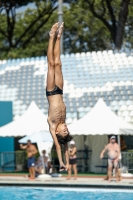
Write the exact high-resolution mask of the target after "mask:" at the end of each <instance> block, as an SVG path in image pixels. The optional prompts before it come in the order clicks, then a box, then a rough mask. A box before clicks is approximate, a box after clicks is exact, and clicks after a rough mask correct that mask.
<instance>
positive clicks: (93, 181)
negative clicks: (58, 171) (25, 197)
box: [0, 175, 133, 189]
mask: <svg viewBox="0 0 133 200" xmlns="http://www.w3.org/2000/svg"><path fill="white" fill-rule="evenodd" d="M4 185H5V186H9V185H10V186H32V187H80V188H123V189H133V178H132V179H123V180H122V181H120V182H116V181H115V179H114V178H112V181H111V182H108V181H105V180H103V178H102V177H99V178H94V177H88V178H83V177H79V178H77V180H74V179H73V178H72V179H71V180H66V177H56V178H55V177H50V178H41V179H39V178H36V179H35V180H29V179H28V178H27V177H24V176H22V175H21V176H11V175H6V176H0V186H4Z"/></svg>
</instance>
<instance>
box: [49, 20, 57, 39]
mask: <svg viewBox="0 0 133 200" xmlns="http://www.w3.org/2000/svg"><path fill="white" fill-rule="evenodd" d="M58 27H59V22H57V23H55V24H54V25H53V26H52V28H51V30H50V32H49V36H50V38H55V36H56V31H57V29H58Z"/></svg>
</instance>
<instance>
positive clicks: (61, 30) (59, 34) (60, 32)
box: [57, 22, 64, 39]
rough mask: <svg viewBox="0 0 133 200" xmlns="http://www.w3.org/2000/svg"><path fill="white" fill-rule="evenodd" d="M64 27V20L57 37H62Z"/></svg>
mask: <svg viewBox="0 0 133 200" xmlns="http://www.w3.org/2000/svg"><path fill="white" fill-rule="evenodd" d="M63 27H64V22H62V24H61V25H60V28H59V29H58V31H57V38H58V39H60V38H61V35H62V32H63Z"/></svg>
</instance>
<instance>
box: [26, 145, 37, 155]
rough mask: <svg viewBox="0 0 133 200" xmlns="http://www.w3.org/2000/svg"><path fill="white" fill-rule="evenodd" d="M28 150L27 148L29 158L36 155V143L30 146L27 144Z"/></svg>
mask: <svg viewBox="0 0 133 200" xmlns="http://www.w3.org/2000/svg"><path fill="white" fill-rule="evenodd" d="M26 150H27V156H28V158H29V157H32V156H34V155H35V154H36V151H37V150H36V147H35V145H33V144H31V145H30V146H27V149H26Z"/></svg>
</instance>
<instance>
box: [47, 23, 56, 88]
mask: <svg viewBox="0 0 133 200" xmlns="http://www.w3.org/2000/svg"><path fill="white" fill-rule="evenodd" d="M58 26H59V23H56V24H54V25H53V26H52V28H51V31H50V32H49V36H50V37H49V44H48V50H47V61H48V73H47V91H51V90H53V89H54V87H55V63H54V52H53V49H54V39H55V36H56V31H57V29H58Z"/></svg>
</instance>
